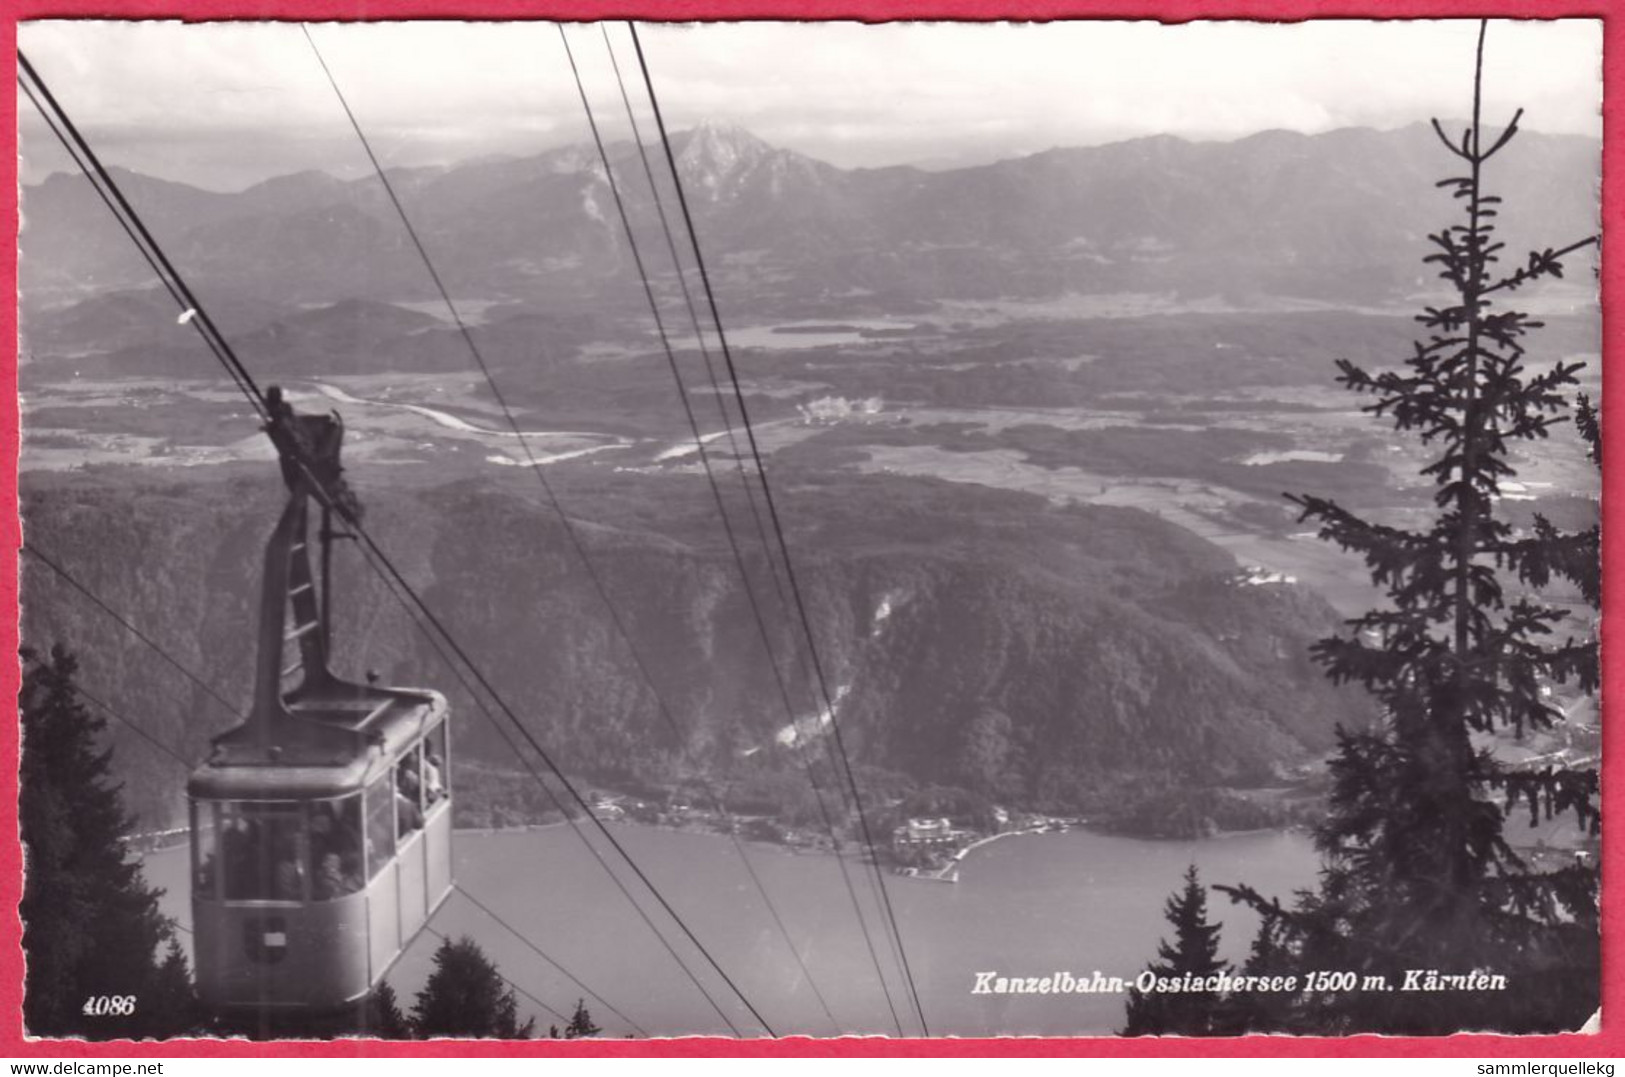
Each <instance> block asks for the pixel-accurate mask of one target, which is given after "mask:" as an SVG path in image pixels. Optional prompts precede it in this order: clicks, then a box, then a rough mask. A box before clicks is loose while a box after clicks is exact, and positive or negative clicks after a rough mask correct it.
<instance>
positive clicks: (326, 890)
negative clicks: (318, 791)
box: [310, 797, 361, 901]
mask: <svg viewBox="0 0 1625 1077" xmlns="http://www.w3.org/2000/svg"><path fill="white" fill-rule="evenodd" d="M310 865H311V878H312V880H313V889H314V894H315V897H316V899H317V900H318V901H326V900H330V899H332V898H336V897H343V896H344V895H345V894H353V893H355V892H356V891H357V890H360V889H361V802H360V798H359V797H346V798H345V799H344V800H339V801H324V802H319V803H316V804H313V805H312V806H311V813H310Z"/></svg>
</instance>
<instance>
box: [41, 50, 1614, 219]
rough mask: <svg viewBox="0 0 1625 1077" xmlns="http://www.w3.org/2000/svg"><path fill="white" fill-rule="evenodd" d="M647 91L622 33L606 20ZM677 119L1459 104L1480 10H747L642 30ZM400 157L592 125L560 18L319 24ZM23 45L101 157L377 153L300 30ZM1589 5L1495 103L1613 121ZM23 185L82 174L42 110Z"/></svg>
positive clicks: (598, 71)
mask: <svg viewBox="0 0 1625 1077" xmlns="http://www.w3.org/2000/svg"><path fill="white" fill-rule="evenodd" d="M609 28H610V32H611V35H612V38H613V40H614V42H615V45H616V49H617V55H618V57H619V58H620V61H621V65H622V70H623V72H624V73H625V74H626V75H627V76H628V86H629V88H630V89H631V90H632V91H633V93H634V100H636V99H637V97H636V94H637V91H638V90H639V89H640V87H641V81H640V80H639V79H638V76H637V73H636V60H635V57H634V56H633V54H632V50H631V46H630V43H629V40H628V38H627V31H626V28H625V26H624V24H619V23H616V24H609ZM640 32H641V33H642V34H643V38H644V47H645V51H646V52H647V54H648V57H649V63H650V67H651V70H652V74H653V76H654V79H655V85H656V89H657V91H658V92H659V93H660V96H661V104H662V107H663V108H664V109H665V110H666V113H667V120H668V123H669V125H670V126H671V127H672V128H673V129H681V128H683V127H686V126H689V125H691V124H693V123H696V122H698V121H700V120H704V119H711V120H716V121H719V122H726V123H737V124H741V125H743V126H746V127H748V128H750V129H751V130H753V131H755V132H756V133H757V134H759V135H760V136H762V137H763V138H765V139H767V140H768V141H770V142H773V143H776V144H779V145H783V146H788V147H790V148H793V149H797V150H800V151H802V152H804V153H808V154H811V155H813V156H815V157H819V158H822V159H824V160H827V161H830V162H832V163H835V164H838V165H842V166H848V167H851V166H877V165H888V164H900V163H911V162H915V163H928V164H933V163H934V164H945V163H979V162H982V161H986V160H991V159H993V158H996V157H1002V156H1013V155H1016V154H1021V153H1031V152H1036V151H1038V150H1042V149H1046V148H1049V147H1051V146H1056V145H1088V144H1094V143H1100V142H1108V141H1114V140H1118V139H1123V138H1131V137H1135V136H1139V135H1144V134H1154V133H1164V132H1166V133H1173V134H1179V135H1185V136H1189V137H1196V138H1233V137H1237V136H1240V135H1245V134H1249V133H1252V132H1254V131H1259V130H1264V129H1267V128H1276V127H1284V128H1290V129H1293V130H1299V131H1306V132H1315V131H1323V130H1327V129H1330V128H1334V127H1343V126H1349V125H1356V124H1361V125H1370V126H1376V127H1397V126H1402V125H1404V124H1409V123H1414V122H1417V121H1420V120H1426V119H1427V118H1428V117H1430V116H1433V115H1442V116H1465V115H1466V114H1467V113H1468V111H1469V107H1470V103H1471V85H1472V57H1473V46H1474V42H1475V38H1476V32H1477V24H1476V22H1472V21H1465V20H1463V21H1444V22H1437V21H1435V22H1345V21H1326V22H1319V23H1307V24H1298V25H1274V24H1267V23H1240V22H1237V23H1196V24H1190V25H1182V26H1165V25H1162V24H1158V23H1151V22H1072V23H1046V24H981V25H978V24H953V23H899V24H889V25H882V26H864V25H859V24H855V23H823V24H819V23H738V24H702V25H687V26H644V27H642V29H641V30H640ZM313 33H314V35H315V37H316V40H317V42H318V43H319V45H320V46H321V48H322V50H323V52H324V54H325V55H326V57H327V60H328V63H329V65H330V66H331V67H332V68H333V70H334V73H335V75H336V76H337V78H338V80H339V83H340V85H341V87H342V88H343V90H344V92H345V93H346V94H347V95H348V97H349V98H350V101H351V104H352V106H353V107H354V108H355V110H356V112H357V114H358V115H359V117H360V119H361V122H362V124H363V126H364V127H366V128H367V131H368V134H369V136H370V137H371V138H372V139H373V141H374V145H375V148H376V149H377V150H378V152H379V154H380V156H381V157H383V158H384V159H385V160H386V162H387V163H395V164H428V163H438V162H444V161H449V160H454V159H459V158H465V157H476V156H483V155H488V154H498V153H502V154H515V153H521V154H522V153H527V152H534V151H536V150H539V149H542V148H546V147H548V146H552V145H557V144H559V143H562V142H574V141H582V140H585V139H586V138H587V131H586V125H585V121H584V119H583V116H582V112H581V107H580V104H579V101H578V99H577V97H576V95H575V88H574V84H573V83H572V82H571V81H570V75H569V68H568V66H567V64H566V61H565V55H564V50H563V47H562V45H561V44H560V41H559V34H558V31H557V29H556V28H555V26H554V25H553V24H551V23H507V24H493V23H386V24H369V25H362V26H343V25H332V24H330V25H317V26H315V27H313ZM569 33H570V39H571V44H572V47H573V48H574V49H575V50H576V55H577V59H578V62H579V63H580V64H581V66H582V69H583V75H584V77H585V78H586V81H587V84H588V92H589V94H590V96H591V99H592V101H593V105H594V108H595V109H596V110H597V111H598V113H599V116H600V121H601V122H604V123H605V125H606V127H608V128H609V129H610V130H609V133H610V134H612V135H619V134H623V133H624V131H625V127H624V124H622V123H621V122H620V121H619V119H618V118H619V117H620V116H621V115H622V105H621V102H620V97H619V91H618V90H617V89H616V86H615V82H614V79H613V75H612V74H611V71H610V66H609V60H608V56H607V53H606V51H605V44H604V39H603V36H602V34H601V32H600V29H599V27H598V26H596V25H578V26H573V27H571V28H570V30H569ZM19 43H20V45H21V47H22V49H23V50H24V51H25V52H26V53H27V54H28V55H29V57H30V59H31V60H32V61H33V63H34V64H35V66H36V67H37V68H38V69H39V71H40V73H41V74H42V75H43V76H44V78H45V79H46V81H47V82H48V83H49V84H50V86H51V88H52V90H53V92H54V93H55V94H56V95H57V97H58V98H59V99H60V100H61V101H62V103H63V105H64V106H65V107H66V108H67V109H68V111H69V114H70V115H71V116H72V118H73V119H74V121H75V122H76V123H77V124H79V125H80V127H81V128H82V129H84V130H85V131H86V133H87V134H88V135H89V136H90V137H91V138H92V140H93V144H94V145H95V146H96V147H97V149H98V152H100V153H101V154H102V155H103V156H104V157H105V158H106V159H107V160H109V161H111V162H113V163H117V164H121V165H124V166H126V167H130V168H135V169H137V170H139V171H143V172H147V173H151V174H154V175H160V176H164V177H166V178H171V179H180V180H185V181H188V182H193V183H199V184H202V185H204V186H210V187H217V188H222V189H229V188H237V187H242V186H246V185H247V184H250V183H253V182H256V181H258V180H261V179H264V178H267V177H269V176H273V175H278V174H284V173H288V172H295V171H299V170H301V169H305V168H320V169H323V170H325V171H329V172H333V173H336V174H339V175H347V176H354V175H359V174H361V172H362V170H363V166H364V164H365V161H364V158H363V157H362V153H361V149H360V147H359V145H358V144H357V143H356V141H355V138H354V136H353V135H352V134H351V133H350V131H349V128H348V126H347V123H346V121H345V118H344V115H343V112H342V111H341V110H340V108H339V105H338V102H337V100H336V99H335V98H334V96H333V93H332V90H331V89H330V88H329V87H328V86H327V84H326V82H325V81H324V80H323V78H322V75H321V71H320V68H319V67H318V66H317V63H316V60H315V56H314V54H313V53H312V52H311V50H310V47H309V45H308V44H307V43H306V41H305V38H304V36H303V34H301V32H300V30H299V27H298V26H297V25H296V24H288V23H280V24H279V23H246V24H244V23H239V24H225V23H216V24H202V25H186V24H181V23H160V22H146V23H133V22H126V23H116V22H67V21H56V22H39V23H28V24H24V25H23V26H22V27H21V29H20V33H19ZM1601 55H1602V31H1601V23H1600V22H1597V21H1595V20H1572V21H1567V22H1560V23H1554V22H1546V23H1536V22H1522V23H1517V22H1501V21H1498V22H1495V23H1492V24H1491V27H1490V33H1489V43H1488V49H1487V59H1486V74H1485V87H1486V117H1487V118H1490V119H1494V118H1496V117H1505V116H1506V115H1509V114H1510V112H1511V110H1512V109H1513V108H1514V107H1516V106H1520V105H1521V106H1523V107H1524V108H1525V109H1526V110H1527V118H1526V120H1525V123H1526V125H1527V126H1528V127H1530V128H1533V129H1536V130H1543V131H1553V132H1573V133H1583V134H1590V135H1598V134H1600V130H1601V120H1600V116H1599V109H1600V106H1601V101H1602V82H1601ZM19 114H20V117H21V124H22V138H23V147H22V148H23V153H24V158H25V166H24V178H25V179H26V180H33V179H37V178H39V177H41V176H42V175H44V174H45V173H47V172H49V171H53V170H58V169H64V168H66V167H67V161H66V158H65V157H64V156H63V155H62V154H61V151H60V150H59V149H57V148H56V146H55V145H54V143H53V142H52V141H51V136H50V134H49V133H48V132H47V131H46V130H45V128H44V126H43V124H41V123H40V122H39V120H38V117H37V116H35V115H34V113H33V110H32V108H31V107H30V106H29V105H28V104H27V102H26V101H22V102H21V103H20V104H19Z"/></svg>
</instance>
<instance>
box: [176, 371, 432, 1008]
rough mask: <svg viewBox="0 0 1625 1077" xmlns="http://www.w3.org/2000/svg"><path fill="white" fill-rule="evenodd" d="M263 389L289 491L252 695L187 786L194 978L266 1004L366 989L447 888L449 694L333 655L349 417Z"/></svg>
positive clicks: (224, 1002)
mask: <svg viewBox="0 0 1625 1077" xmlns="http://www.w3.org/2000/svg"><path fill="white" fill-rule="evenodd" d="M266 401H267V404H268V405H269V411H270V419H269V422H268V423H267V425H266V432H267V433H268V434H269V435H270V437H271V440H272V442H273V444H275V445H276V448H277V451H278V454H279V456H280V458H281V463H282V472H283V478H284V480H285V481H286V483H287V486H288V501H287V505H286V507H285V508H284V509H283V511H282V515H281V518H280V519H279V520H278V522H277V525H276V529H275V530H274V531H273V532H272V533H271V537H270V540H269V541H268V542H267V543H266V547H265V568H264V579H263V583H262V588H261V597H260V616H259V653H258V662H257V666H256V671H255V681H254V700H253V707H252V709H251V711H250V712H249V714H248V717H247V719H246V720H245V721H244V722H243V723H242V724H241V725H239V726H237V727H235V728H233V729H231V730H229V731H227V732H226V733H223V734H221V735H220V736H218V737H216V738H215V739H214V742H213V750H212V752H211V754H210V756H209V758H208V760H207V761H206V762H205V763H203V764H202V765H201V766H199V767H198V768H197V770H196V771H194V772H193V774H192V776H191V780H190V781H189V783H188V785H187V793H188V798H189V800H190V807H191V824H192V915H193V924H194V931H195V933H196V941H195V964H196V977H197V987H198V993H199V995H200V997H201V998H202V999H203V1001H204V1003H205V1004H206V1005H207V1006H209V1007H210V1008H211V1009H212V1010H215V1011H216V1012H219V1013H226V1014H229V1013H239V1014H243V1013H249V1012H254V1013H258V1014H260V1015H261V1016H262V1018H263V1016H264V1015H267V1014H274V1013H278V1012H280V1013H286V1014H298V1013H305V1014H314V1013H321V1012H340V1011H343V1010H345V1009H347V1008H348V1007H351V1006H353V1005H355V1004H357V1003H359V1002H360V1001H361V1000H363V999H365V998H366V996H367V995H368V994H369V993H370V992H371V991H372V989H373V988H374V987H376V986H377V984H378V982H379V981H380V980H381V979H382V977H383V975H384V973H385V972H387V971H388V969H389V968H390V966H391V965H392V964H393V963H394V961H395V960H396V958H398V957H399V956H400V954H401V952H402V951H403V950H404V949H405V948H406V947H407V946H408V945H409V944H410V943H411V941H412V939H413V938H414V937H416V935H417V933H418V932H419V931H420V930H421V929H422V928H423V926H424V924H425V922H426V921H427V920H428V919H429V917H430V916H431V915H432V914H433V913H434V911H435V909H437V908H438V907H439V905H440V903H441V902H443V901H444V900H445V899H446V897H447V896H448V895H449V894H450V892H451V887H452V872H451V791H450V775H451V772H450V769H449V765H448V764H449V761H450V756H449V754H448V753H449V749H450V744H449V741H448V736H447V732H448V713H447V708H446V700H445V697H443V696H442V695H440V693H438V692H434V691H430V690H425V689H415V688H413V689H407V688H384V687H378V686H375V685H372V684H366V685H362V684H355V683H352V682H349V681H345V680H342V679H340V678H338V677H336V676H334V675H333V673H332V672H331V671H330V670H329V668H328V657H329V653H330V642H331V637H330V628H331V620H330V617H331V612H332V611H331V603H330V599H331V595H332V591H331V588H330V580H329V576H330V565H331V544H332V543H333V542H334V541H335V540H336V539H341V538H345V537H348V536H347V535H345V534H344V533H343V532H337V531H335V530H334V529H333V524H334V516H335V510H338V511H337V514H338V515H340V516H341V517H344V518H348V519H355V518H358V513H359V508H358V506H357V505H356V503H355V500H354V497H353V495H352V494H351V493H350V491H349V489H348V487H347V486H346V485H345V483H344V481H343V479H342V477H341V471H342V469H341V467H340V465H339V449H340V445H341V442H342V440H343V427H342V425H341V424H340V423H339V421H338V418H337V416H336V415H333V416H310V415H299V416H296V415H295V414H294V413H293V411H292V409H291V408H290V407H289V406H288V405H287V404H286V403H284V402H283V400H282V398H281V394H280V393H279V392H278V391H277V390H276V389H275V388H272V389H271V390H269V391H268V392H267V394H266ZM313 501H314V502H316V503H317V504H316V508H317V509H318V510H319V514H320V523H319V527H318V528H317V529H316V531H315V534H314V535H312V533H311V527H310V523H311V521H310V517H311V515H312V513H311V503H312V502H313ZM312 538H314V539H315V540H316V541H318V542H319V543H320V544H321V554H322V556H321V580H320V587H319V589H318V585H317V579H316V577H315V574H314V573H313V571H312V559H311V556H310V543H311V540H312ZM289 644H297V649H296V650H294V649H292V648H289V646H288V645H289ZM290 651H292V652H293V653H292V654H291V657H292V661H291V662H289V663H288V664H287V665H286V666H284V654H285V652H290ZM369 680H370V678H369Z"/></svg>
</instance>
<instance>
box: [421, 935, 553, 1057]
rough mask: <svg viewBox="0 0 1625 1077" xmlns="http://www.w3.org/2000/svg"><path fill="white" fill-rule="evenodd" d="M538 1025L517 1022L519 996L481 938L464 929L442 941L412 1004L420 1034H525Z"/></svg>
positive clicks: (515, 1037)
mask: <svg viewBox="0 0 1625 1077" xmlns="http://www.w3.org/2000/svg"><path fill="white" fill-rule="evenodd" d="M535 1025H536V1021H535V1019H534V1018H532V1019H531V1020H529V1021H526V1022H525V1023H524V1024H523V1025H521V1024H520V1023H519V1000H518V999H517V998H516V997H515V996H514V993H513V989H512V988H510V987H508V986H507V983H506V982H505V981H504V980H503V979H502V974H501V973H499V972H498V971H497V967H496V966H495V965H493V964H492V963H491V962H490V960H489V959H488V958H487V957H486V956H485V951H483V950H481V949H480V947H479V944H478V943H476V942H475V941H474V940H473V939H471V938H469V937H468V936H466V935H465V936H463V937H462V938H460V939H458V940H457V941H455V942H453V941H452V940H451V939H443V940H442V941H441V943H440V948H439V949H438V950H436V951H435V954H434V971H433V972H432V973H430V974H429V980H428V982H427V983H425V984H424V985H423V990H421V991H419V992H418V997H417V1003H416V1005H414V1006H413V1007H412V1031H413V1032H414V1033H415V1034H416V1035H418V1036H421V1037H424V1038H426V1039H427V1038H432V1037H436V1036H446V1037H457V1038H488V1037H489V1038H495V1039H503V1040H527V1039H529V1038H530V1036H531V1033H532V1031H533V1030H534V1028H535Z"/></svg>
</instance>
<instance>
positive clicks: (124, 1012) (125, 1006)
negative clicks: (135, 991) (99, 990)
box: [83, 995, 135, 1017]
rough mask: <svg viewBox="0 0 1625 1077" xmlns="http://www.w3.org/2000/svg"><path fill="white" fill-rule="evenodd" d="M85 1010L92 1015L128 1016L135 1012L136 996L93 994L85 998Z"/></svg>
mask: <svg viewBox="0 0 1625 1077" xmlns="http://www.w3.org/2000/svg"><path fill="white" fill-rule="evenodd" d="M83 1012H84V1013H86V1014H88V1015H89V1016H91V1017H108V1016H111V1017H128V1016H129V1015H130V1014H132V1013H134V1012H135V996H134V995H91V996H90V997H89V998H87V999H85V1008H84V1010H83Z"/></svg>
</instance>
